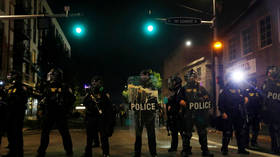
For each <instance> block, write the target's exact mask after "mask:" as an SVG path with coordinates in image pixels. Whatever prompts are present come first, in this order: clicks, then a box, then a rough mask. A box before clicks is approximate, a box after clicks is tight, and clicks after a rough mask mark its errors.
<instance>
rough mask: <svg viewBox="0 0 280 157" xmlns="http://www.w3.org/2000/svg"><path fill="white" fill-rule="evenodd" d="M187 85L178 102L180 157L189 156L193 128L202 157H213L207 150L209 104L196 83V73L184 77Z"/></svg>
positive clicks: (203, 92) (202, 88) (189, 73)
mask: <svg viewBox="0 0 280 157" xmlns="http://www.w3.org/2000/svg"><path fill="white" fill-rule="evenodd" d="M185 80H186V82H187V84H186V85H185V86H184V93H183V95H182V99H181V101H180V105H181V107H182V112H183V121H182V123H183V135H182V136H183V151H182V156H183V157H187V156H188V155H191V154H192V152H191V148H192V147H191V146H190V140H191V137H192V131H193V126H194V125H195V126H196V128H197V133H198V136H199V143H200V145H201V150H202V156H208V157H213V156H214V155H213V154H211V153H210V152H209V150H208V143H207V126H208V119H209V113H208V110H209V109H210V108H211V102H210V98H209V94H208V93H207V91H206V89H205V88H204V87H202V86H200V84H199V83H198V82H197V73H196V71H194V70H193V69H191V70H190V71H189V72H188V73H187V74H186V75H185Z"/></svg>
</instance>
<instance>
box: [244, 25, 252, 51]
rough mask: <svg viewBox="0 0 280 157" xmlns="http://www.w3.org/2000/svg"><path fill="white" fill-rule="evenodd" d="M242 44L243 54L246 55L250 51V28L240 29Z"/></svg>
mask: <svg viewBox="0 0 280 157" xmlns="http://www.w3.org/2000/svg"><path fill="white" fill-rule="evenodd" d="M242 46H243V54H244V55H246V54H248V53H250V52H252V31H251V28H248V29H245V30H244V31H242Z"/></svg>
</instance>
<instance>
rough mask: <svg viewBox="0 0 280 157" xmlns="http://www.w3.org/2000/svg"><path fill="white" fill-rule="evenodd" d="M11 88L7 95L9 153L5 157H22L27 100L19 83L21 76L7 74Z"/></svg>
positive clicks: (18, 74)
mask: <svg viewBox="0 0 280 157" xmlns="http://www.w3.org/2000/svg"><path fill="white" fill-rule="evenodd" d="M7 79H8V80H9V82H10V83H11V86H10V87H9V88H8V93H7V99H6V100H7V136H8V142H9V149H10V151H9V153H8V154H7V155H4V156H5V157H23V133H22V129H23V121H24V115H25V110H26V103H27V98H28V93H27V88H26V87H25V86H24V85H23V84H22V83H21V79H22V76H21V74H20V73H18V72H16V71H12V72H11V73H9V75H8V78H7Z"/></svg>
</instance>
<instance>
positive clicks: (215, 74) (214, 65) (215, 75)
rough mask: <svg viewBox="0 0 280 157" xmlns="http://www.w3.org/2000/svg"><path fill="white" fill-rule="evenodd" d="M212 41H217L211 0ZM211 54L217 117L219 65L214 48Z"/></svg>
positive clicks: (214, 15) (214, 13)
mask: <svg viewBox="0 0 280 157" xmlns="http://www.w3.org/2000/svg"><path fill="white" fill-rule="evenodd" d="M212 21H213V24H212V27H213V41H214V42H215V41H217V39H218V31H217V20H216V0H213V19H212ZM211 50H212V51H211V52H212V55H211V57H212V81H213V82H212V86H213V91H212V92H213V101H214V102H213V104H214V114H215V115H216V116H218V115H219V110H218V100H219V91H220V87H219V84H218V83H217V78H218V76H219V63H218V57H217V55H216V54H215V51H214V48H213V47H212V48H211Z"/></svg>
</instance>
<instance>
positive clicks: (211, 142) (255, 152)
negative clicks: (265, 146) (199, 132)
mask: <svg viewBox="0 0 280 157" xmlns="http://www.w3.org/2000/svg"><path fill="white" fill-rule="evenodd" d="M192 139H194V140H196V141H198V137H192ZM208 143H209V144H215V145H218V146H222V144H221V143H217V142H214V141H210V140H208ZM228 148H231V149H235V150H237V149H238V148H237V147H236V146H232V145H229V146H228ZM247 150H248V149H247ZM248 151H249V152H250V153H252V154H257V155H262V156H265V157H279V156H278V155H273V154H268V153H263V152H258V151H255V150H248Z"/></svg>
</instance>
